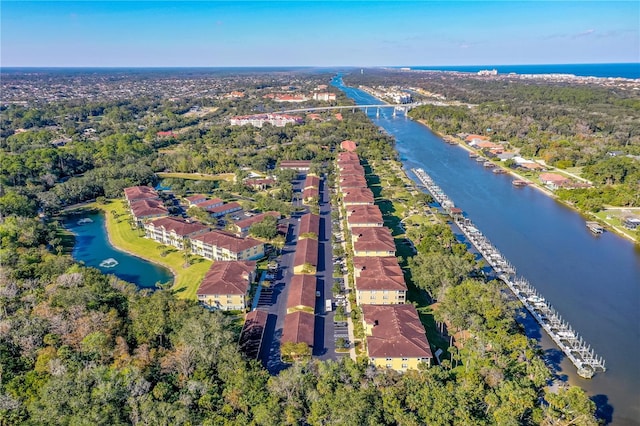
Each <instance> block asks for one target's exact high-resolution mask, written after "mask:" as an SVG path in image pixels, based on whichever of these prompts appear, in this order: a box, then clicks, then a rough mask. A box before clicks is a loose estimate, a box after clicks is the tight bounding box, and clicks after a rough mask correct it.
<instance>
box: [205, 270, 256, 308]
mask: <svg viewBox="0 0 640 426" xmlns="http://www.w3.org/2000/svg"><path fill="white" fill-rule="evenodd" d="M255 271H256V262H253V261H219V262H214V263H213V264H212V265H211V268H209V271H208V272H207V274H206V275H205V276H204V279H203V280H202V282H201V283H200V287H198V291H197V297H198V301H200V302H201V303H202V304H204V305H205V306H208V307H210V308H213V309H220V310H222V311H241V310H244V309H246V308H247V294H248V292H249V288H251V283H252V282H253V280H254V279H255Z"/></svg>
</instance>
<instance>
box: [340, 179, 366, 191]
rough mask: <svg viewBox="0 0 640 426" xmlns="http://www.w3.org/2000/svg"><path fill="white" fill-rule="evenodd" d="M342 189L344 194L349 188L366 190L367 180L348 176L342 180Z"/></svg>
mask: <svg viewBox="0 0 640 426" xmlns="http://www.w3.org/2000/svg"><path fill="white" fill-rule="evenodd" d="M338 185H340V189H341V190H342V191H343V192H344V191H345V189H347V188H366V187H367V180H366V179H365V178H364V176H361V175H347V176H342V177H341V178H340V182H339V184H338Z"/></svg>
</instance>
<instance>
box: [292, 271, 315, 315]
mask: <svg viewBox="0 0 640 426" xmlns="http://www.w3.org/2000/svg"><path fill="white" fill-rule="evenodd" d="M316 281H317V279H316V277H314V276H313V275H294V276H293V278H291V283H290V285H289V295H288V296H287V313H291V312H295V311H305V312H311V313H313V311H314V310H315V306H316V285H317V283H316Z"/></svg>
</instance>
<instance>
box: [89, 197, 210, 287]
mask: <svg viewBox="0 0 640 426" xmlns="http://www.w3.org/2000/svg"><path fill="white" fill-rule="evenodd" d="M124 204H125V203H124V201H122V200H115V201H111V202H109V203H108V204H103V205H101V204H97V203H93V204H90V205H88V206H86V208H97V209H100V210H102V211H103V212H104V214H105V218H106V224H107V232H108V233H109V239H110V240H111V243H112V244H113V245H114V246H115V247H117V248H119V249H121V250H124V251H128V252H130V253H132V254H134V255H136V256H138V257H141V258H143V259H146V260H149V261H151V262H155V263H157V264H159V265H162V266H164V267H166V268H169V269H171V271H172V272H173V274H174V275H175V279H174V283H173V289H174V291H175V292H176V294H177V296H178V297H180V298H183V299H195V298H196V291H197V290H198V286H199V285H200V282H201V281H202V278H204V275H205V274H206V272H207V271H208V270H209V267H210V266H211V261H209V260H206V259H204V258H201V257H197V256H196V257H194V258H193V259H192V263H193V264H192V265H190V266H188V267H187V268H184V267H183V265H184V256H183V253H182V251H180V250H177V249H175V248H174V249H173V250H170V252H169V253H168V254H167V255H166V256H165V257H162V256H161V251H160V250H159V249H158V247H160V244H158V243H156V242H155V241H152V240H148V239H146V238H143V237H141V236H140V231H139V230H133V229H131V225H130V224H129V213H128V211H127V209H126V208H125V206H124ZM111 211H115V212H116V214H117V215H118V216H119V217H118V218H117V219H116V218H114V215H113V214H112V213H111Z"/></svg>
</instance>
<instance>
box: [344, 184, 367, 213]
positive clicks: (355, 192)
mask: <svg viewBox="0 0 640 426" xmlns="http://www.w3.org/2000/svg"><path fill="white" fill-rule="evenodd" d="M373 203H374V198H373V192H371V190H370V189H369V188H348V189H346V190H345V191H344V192H343V195H342V204H344V206H345V208H347V209H348V208H349V206H357V205H367V204H368V205H373Z"/></svg>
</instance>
